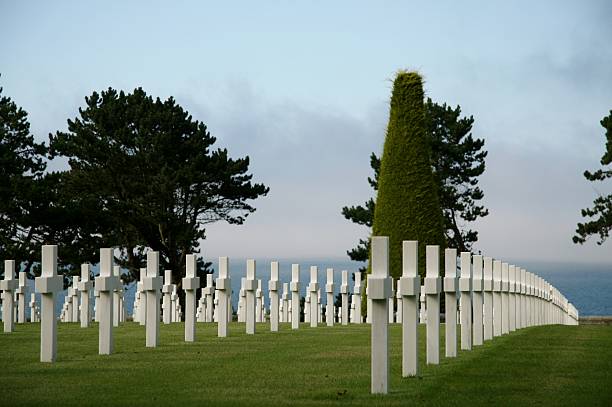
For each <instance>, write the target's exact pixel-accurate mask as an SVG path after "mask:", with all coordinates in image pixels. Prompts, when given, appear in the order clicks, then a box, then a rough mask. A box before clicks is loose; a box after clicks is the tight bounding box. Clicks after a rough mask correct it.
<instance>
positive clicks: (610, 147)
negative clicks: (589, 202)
mask: <svg viewBox="0 0 612 407" xmlns="http://www.w3.org/2000/svg"><path fill="white" fill-rule="evenodd" d="M599 123H600V124H601V126H602V127H603V128H604V129H605V131H606V134H605V137H606V151H605V153H604V155H603V156H602V157H601V161H600V163H601V165H602V166H606V165H610V164H611V163H612V110H610V113H609V114H608V116H606V117H604V118H603V119H602V120H601V121H600V122H599ZM584 177H585V178H586V179H587V180H589V181H592V182H594V181H604V180H606V179H608V178H610V177H612V169H610V168H605V167H604V168H600V169H598V170H596V171H595V172H590V171H585V172H584ZM581 213H582V216H583V217H584V218H591V219H590V220H587V221H586V222H584V223H578V226H577V228H576V234H575V235H574V236H573V238H572V240H573V241H574V243H580V244H582V243H584V242H586V241H587V239H588V238H589V237H590V236H592V235H599V240H598V241H597V244H598V245H601V244H603V242H605V241H606V239H607V238H608V237H609V236H610V229H612V195H606V196H601V195H600V196H598V197H597V198H595V200H594V201H593V207H592V208H586V209H583V210H582V212H581Z"/></svg>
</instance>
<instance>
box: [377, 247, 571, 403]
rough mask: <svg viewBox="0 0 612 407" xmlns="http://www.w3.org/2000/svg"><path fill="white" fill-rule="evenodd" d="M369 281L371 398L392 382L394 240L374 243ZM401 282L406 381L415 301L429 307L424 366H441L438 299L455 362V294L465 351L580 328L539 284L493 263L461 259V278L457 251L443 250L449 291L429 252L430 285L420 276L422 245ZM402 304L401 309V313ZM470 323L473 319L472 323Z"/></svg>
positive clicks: (410, 372) (435, 252) (413, 344)
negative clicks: (537, 329)
mask: <svg viewBox="0 0 612 407" xmlns="http://www.w3.org/2000/svg"><path fill="white" fill-rule="evenodd" d="M371 250H372V274H371V275H369V276H368V287H367V292H368V302H370V310H371V315H370V317H371V324H372V348H371V352H372V359H371V360H372V362H371V363H372V364H371V369H372V371H371V392H372V393H387V392H388V383H389V349H388V343H389V339H388V337H389V333H388V324H389V322H390V320H392V318H390V308H391V307H392V306H393V303H392V302H390V301H389V299H392V298H393V297H394V294H393V286H392V281H393V280H392V278H391V277H389V238H388V237H384V236H375V237H373V238H372V241H371ZM402 256H403V260H402V277H401V278H400V279H399V284H398V294H399V298H401V315H402V321H401V322H402V375H403V376H404V377H409V376H416V375H417V374H418V331H417V328H418V320H419V318H418V315H419V314H418V302H417V301H418V299H419V298H420V297H421V292H420V291H422V294H424V296H425V305H426V318H425V319H426V337H427V339H426V340H427V347H426V361H427V364H438V363H439V360H440V337H439V329H440V294H441V293H444V294H445V302H446V314H445V316H446V334H445V342H446V357H455V356H457V325H456V324H457V317H456V315H457V293H458V292H459V293H461V294H460V324H461V349H464V350H471V349H472V345H482V343H483V341H485V340H490V339H492V338H493V337H496V336H500V335H503V334H507V333H509V332H511V331H514V330H516V329H521V328H525V327H529V326H536V325H545V324H567V325H577V324H578V312H577V310H576V308H575V307H574V306H573V305H572V304H570V303H569V302H568V301H567V299H566V298H565V297H564V296H563V295H562V294H561V293H560V292H559V290H557V289H556V288H555V287H553V286H552V285H551V284H549V283H548V282H546V281H545V280H544V279H542V278H541V277H539V276H537V275H535V274H533V273H529V272H527V271H526V270H525V269H522V268H520V267H517V266H514V265H509V264H508V263H503V262H502V261H500V260H493V259H492V258H490V257H484V258H483V256H480V255H472V254H471V253H469V252H464V253H461V257H460V265H461V274H460V275H459V276H457V251H456V250H455V249H447V250H446V251H445V262H444V264H445V275H444V285H443V287H442V280H441V277H440V264H439V262H440V249H439V247H438V246H427V247H426V264H425V281H424V285H423V286H421V285H420V278H419V277H418V243H417V242H416V241H404V242H403V253H402ZM399 305H400V304H399V303H398V307H399ZM472 316H473V319H472Z"/></svg>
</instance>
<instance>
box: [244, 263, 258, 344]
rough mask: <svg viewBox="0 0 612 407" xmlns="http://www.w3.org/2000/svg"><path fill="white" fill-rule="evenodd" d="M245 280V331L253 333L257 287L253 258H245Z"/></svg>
mask: <svg viewBox="0 0 612 407" xmlns="http://www.w3.org/2000/svg"><path fill="white" fill-rule="evenodd" d="M246 266H247V270H246V280H245V281H244V290H245V291H246V333H247V334H249V335H253V334H254V333H255V314H256V310H255V290H256V288H257V282H256V281H255V278H256V275H257V273H256V270H255V269H256V263H255V260H253V259H249V260H247V264H246Z"/></svg>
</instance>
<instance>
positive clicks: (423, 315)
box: [419, 285, 427, 324]
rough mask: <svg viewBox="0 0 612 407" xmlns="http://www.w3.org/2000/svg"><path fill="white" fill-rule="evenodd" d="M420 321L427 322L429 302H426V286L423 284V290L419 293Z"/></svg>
mask: <svg viewBox="0 0 612 407" xmlns="http://www.w3.org/2000/svg"><path fill="white" fill-rule="evenodd" d="M419 302H420V307H419V323H421V324H424V323H426V322H427V314H426V312H427V303H426V302H425V286H424V285H422V286H421V291H420V294H419Z"/></svg>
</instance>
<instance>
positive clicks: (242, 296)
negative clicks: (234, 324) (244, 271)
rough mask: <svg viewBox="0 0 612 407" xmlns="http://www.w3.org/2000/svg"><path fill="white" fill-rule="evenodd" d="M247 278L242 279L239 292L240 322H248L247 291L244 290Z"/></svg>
mask: <svg viewBox="0 0 612 407" xmlns="http://www.w3.org/2000/svg"><path fill="white" fill-rule="evenodd" d="M245 281H246V278H245V277H241V278H240V291H239V292H238V322H245V321H246V318H245V316H246V291H245V290H244V282H245Z"/></svg>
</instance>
